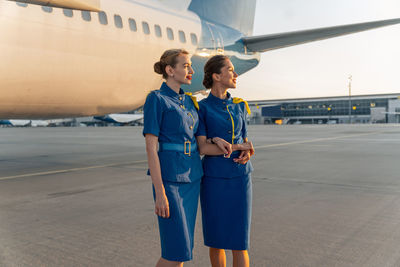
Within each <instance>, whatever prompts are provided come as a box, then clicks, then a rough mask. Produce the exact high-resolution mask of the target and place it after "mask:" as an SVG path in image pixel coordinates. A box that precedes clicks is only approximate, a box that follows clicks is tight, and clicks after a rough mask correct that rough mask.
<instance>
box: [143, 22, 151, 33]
mask: <svg viewBox="0 0 400 267" xmlns="http://www.w3.org/2000/svg"><path fill="white" fill-rule="evenodd" d="M142 27H143V32H144V33H145V34H150V28H149V24H148V23H147V22H145V21H143V22H142Z"/></svg>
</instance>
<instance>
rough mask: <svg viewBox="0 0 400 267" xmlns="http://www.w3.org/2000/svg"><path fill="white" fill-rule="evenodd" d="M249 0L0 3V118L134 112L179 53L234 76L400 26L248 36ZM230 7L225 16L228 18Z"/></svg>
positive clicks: (196, 84)
mask: <svg viewBox="0 0 400 267" xmlns="http://www.w3.org/2000/svg"><path fill="white" fill-rule="evenodd" d="M255 6H256V0H247V1H241V0H219V1H212V0H191V1H190V0H170V1H161V0H73V1H72V0H71V1H65V0H20V1H19V2H15V1H14V0H10V1H8V0H0V36H1V38H0V58H1V60H0V88H1V94H0V118H16V119H18V118H23V119H33V118H66V117H82V116H93V115H104V114H109V113H117V112H125V111H129V110H134V109H136V108H138V107H140V106H141V105H143V103H144V101H145V98H146V95H147V94H148V92H149V91H150V90H153V89H156V88H158V87H159V85H160V83H161V78H160V77H159V76H158V75H156V74H155V73H154V72H153V64H154V62H156V61H157V60H158V59H159V57H160V55H161V53H162V52H163V51H164V50H166V49H169V48H185V49H186V50H188V51H189V52H190V53H191V54H192V62H193V67H194V69H195V71H196V74H195V75H194V78H193V80H192V85H191V86H190V87H184V89H185V90H187V91H190V92H193V93H196V92H199V91H200V90H203V89H204V88H203V86H202V83H201V80H202V76H203V73H202V69H203V65H204V63H205V61H206V60H207V59H208V58H209V57H210V56H212V55H215V54H225V55H228V56H230V58H231V60H232V62H233V64H234V65H235V69H236V71H237V72H238V74H239V75H240V74H243V73H245V72H247V71H249V70H250V69H252V68H254V67H256V66H257V64H258V63H259V60H260V53H261V52H266V51H270V50H273V49H279V48H282V47H288V46H293V45H297V44H303V43H307V42H311V41H317V40H322V39H327V38H331V37H336V36H340V35H345V34H350V33H355V32H360V31H364V30H369V29H373V28H377V27H383V26H387V25H393V24H397V23H400V19H389V20H383V21H375V22H366V23H359V24H351V25H343V26H335V27H328V28H320V29H312V30H304V31H298V32H289V33H281V34H271V35H263V36H251V34H252V30H253V23H254V14H255V8H256V7H255ZM226 7H229V8H226Z"/></svg>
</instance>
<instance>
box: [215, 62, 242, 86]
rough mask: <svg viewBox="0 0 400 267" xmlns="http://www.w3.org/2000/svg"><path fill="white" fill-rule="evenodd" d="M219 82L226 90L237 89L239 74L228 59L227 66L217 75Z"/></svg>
mask: <svg viewBox="0 0 400 267" xmlns="http://www.w3.org/2000/svg"><path fill="white" fill-rule="evenodd" d="M217 77H218V78H219V80H217V82H219V83H220V84H221V85H222V86H223V87H225V88H236V78H237V77H238V74H237V73H236V72H235V67H234V66H233V64H232V62H231V61H230V60H229V59H227V60H225V65H224V66H223V67H222V68H221V73H220V74H217Z"/></svg>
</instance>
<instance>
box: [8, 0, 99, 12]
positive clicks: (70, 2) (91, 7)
mask: <svg viewBox="0 0 400 267" xmlns="http://www.w3.org/2000/svg"><path fill="white" fill-rule="evenodd" d="M9 1H15V2H21V3H27V4H34V5H41V6H51V7H61V8H69V9H78V10H87V11H95V12H98V11H101V9H100V0H18V1H17V0H9Z"/></svg>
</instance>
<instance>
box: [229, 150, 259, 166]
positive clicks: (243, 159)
mask: <svg viewBox="0 0 400 267" xmlns="http://www.w3.org/2000/svg"><path fill="white" fill-rule="evenodd" d="M253 153H254V152H253ZM250 157H251V150H242V152H241V153H240V155H239V157H238V158H234V159H233V161H234V162H236V163H239V164H246V163H247V162H248V161H249V160H250Z"/></svg>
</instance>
